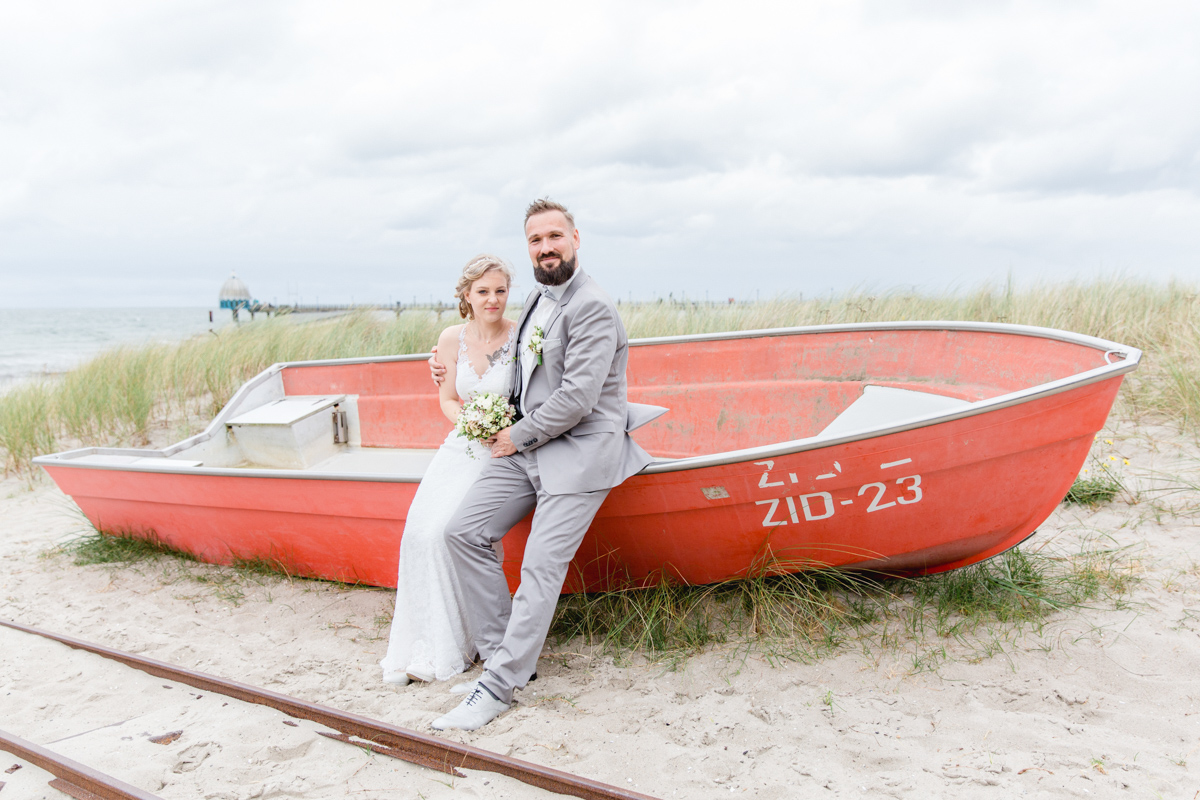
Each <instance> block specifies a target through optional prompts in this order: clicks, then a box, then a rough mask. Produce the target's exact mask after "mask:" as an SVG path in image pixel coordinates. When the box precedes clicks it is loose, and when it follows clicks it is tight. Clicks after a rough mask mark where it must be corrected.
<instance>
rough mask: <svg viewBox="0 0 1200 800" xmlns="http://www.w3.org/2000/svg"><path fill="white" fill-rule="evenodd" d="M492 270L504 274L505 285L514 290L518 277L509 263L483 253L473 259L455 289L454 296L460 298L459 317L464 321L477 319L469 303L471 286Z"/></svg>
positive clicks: (468, 263)
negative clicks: (468, 294)
mask: <svg viewBox="0 0 1200 800" xmlns="http://www.w3.org/2000/svg"><path fill="white" fill-rule="evenodd" d="M492 270H495V271H497V272H500V273H502V274H503V275H504V280H505V283H506V284H507V286H508V287H509V288H512V284H513V279H514V278H515V277H516V275H515V274H514V273H513V268H512V267H510V266H509V265H508V262H506V261H505V260H504V259H503V258H501V257H500V256H493V255H489V254H487V253H483V254H481V255H477V256H475V257H474V258H472V259H471V260H470V261H468V262H467V265H466V266H465V267H463V271H462V276H461V277H460V278H459V279H458V284H457V285H456V286H455V287H454V294H455V296H456V297H457V298H458V315H459V316H460V317H462V318H463V319H475V312H474V311H472V310H471V304H470V303H468V302H467V292H469V291H471V284H473V283H475V281H477V280H479V279H480V278H482V277H483V276H484V275H485V274H487V273H489V272H491V271H492Z"/></svg>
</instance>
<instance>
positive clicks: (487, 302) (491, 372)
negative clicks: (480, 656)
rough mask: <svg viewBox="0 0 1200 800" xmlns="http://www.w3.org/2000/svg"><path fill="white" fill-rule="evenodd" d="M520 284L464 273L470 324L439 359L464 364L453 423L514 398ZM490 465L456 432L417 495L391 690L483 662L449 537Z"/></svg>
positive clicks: (449, 375)
mask: <svg viewBox="0 0 1200 800" xmlns="http://www.w3.org/2000/svg"><path fill="white" fill-rule="evenodd" d="M512 280H513V271H512V268H511V267H510V266H508V264H506V263H505V262H504V261H503V260H502V259H500V258H497V257H496V256H490V255H480V256H476V257H475V258H473V259H471V260H470V261H469V262H467V265H466V266H465V267H463V272H462V276H461V277H460V278H459V279H458V285H457V286H456V287H455V290H454V291H455V294H456V295H457V296H458V310H459V314H461V315H462V316H463V317H464V318H466V320H467V322H466V324H464V325H454V326H452V327H449V328H447V329H446V330H444V331H443V332H442V335H441V336H440V337H439V338H438V346H437V352H439V353H452V352H457V353H458V358H457V359H456V360H453V361H452V360H450V359H446V361H447V362H448V363H447V365H446V367H447V369H446V380H445V381H444V382H443V383H442V384H441V387H440V389H439V390H438V391H439V399H440V402H441V406H442V413H443V414H445V415H446V418H447V419H449V420H450V421H451V422H454V421H456V420H457V419H458V412H459V409H461V408H462V404H463V402H464V401H466V400H469V399H470V398H471V397H472V396H474V395H475V394H476V393H478V392H493V393H495V394H498V395H500V396H502V397H508V396H509V395H511V394H512V390H513V385H512V384H513V374H514V366H513V365H514V362H515V360H516V359H515V355H516V354H515V350H516V330H517V325H516V323H515V322H513V321H512V320H508V319H505V318H504V309H505V307H506V306H507V304H508V290H509V287H510V285H511V284H512ZM490 457H491V451H490V450H489V449H488V448H487V447H485V446H484V445H483V444H480V443H477V442H469V441H468V440H466V439H464V438H462V437H460V436H459V435H458V434H457V433H456V432H455V431H454V430H451V431H450V434H449V435H448V436H447V437H446V441H444V442H443V443H442V446H441V447H439V448H438V451H437V454H436V455H434V457H433V461H431V462H430V464H429V469H428V470H426V472H425V476H424V477H423V478H422V480H421V484H420V486H418V487H417V493H416V496H415V497H414V498H413V501H412V505H411V506H410V507H409V511H408V518H407V519H406V520H405V523H404V533H403V535H402V537H401V539H400V568H399V576H398V578H397V582H396V611H395V614H394V615H393V617H392V632H391V637H390V639H389V641H388V650H387V655H386V656H384V659H383V661H381V662H380V666H381V667H383V679H384V681H386V682H388V683H395V684H400V685H404V684H407V683H409V682H410V681H433V680H439V681H442V680H446V679H447V678H450V677H452V676H454V675H457V674H458V673H460V672H462V671H463V670H465V669H466V668H467V667H469V666H470V665H471V663H472V660H473V659H474V656H475V651H474V645H473V644H472V636H471V632H470V630H469V627H468V622H467V614H466V609H465V607H464V601H463V594H462V589H461V588H460V586H459V583H458V577H457V576H456V575H455V573H454V567H453V564H452V563H451V561H450V553H449V551H448V550H447V549H446V543H445V540H444V539H443V538H442V531H443V529H444V528H445V527H446V523H447V522H449V520H450V516H451V515H452V514H453V513H454V512H455V511H456V510H457V509H458V505H459V502H460V501H461V500H462V498H463V497H464V496H465V495H466V493H467V489H469V488H470V487H471V484H472V483H474V482H475V478H476V477H477V476H478V475H479V472H480V471H481V470H482V469H483V465H484V464H485V463H487V459H488V458H490Z"/></svg>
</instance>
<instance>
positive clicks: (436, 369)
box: [429, 345, 446, 386]
mask: <svg viewBox="0 0 1200 800" xmlns="http://www.w3.org/2000/svg"><path fill="white" fill-rule="evenodd" d="M429 372H430V376H431V377H432V378H433V382H434V383H436V384H437V385H438V386H441V385H442V381H444V380H446V365H445V364H443V363H442V362H440V361H438V360H437V346H436V345H435V346H434V348H433V355H431V356H430V357H429Z"/></svg>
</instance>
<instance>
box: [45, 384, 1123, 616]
mask: <svg viewBox="0 0 1200 800" xmlns="http://www.w3.org/2000/svg"><path fill="white" fill-rule="evenodd" d="M1120 382H1121V376H1120V375H1115V376H1113V377H1109V378H1107V379H1104V380H1099V381H1094V382H1091V383H1087V384H1085V385H1080V386H1076V387H1074V388H1068V389H1066V390H1063V391H1057V392H1055V393H1051V394H1046V395H1044V396H1038V397H1032V398H1030V399H1028V400H1025V401H1023V402H1020V403H1016V404H1013V405H1007V406H1001V407H997V408H993V409H990V410H987V411H986V412H984V413H976V414H972V415H970V416H964V417H961V418H957V419H948V420H946V421H942V422H938V423H936V424H927V425H922V426H918V427H914V428H911V429H908V430H900V431H895V432H890V433H885V434H882V435H879V436H871V437H868V438H860V439H857V440H853V441H848V442H838V441H833V442H831V443H829V444H825V445H819V446H810V447H807V448H806V449H802V450H799V451H798V452H791V453H783V454H777V455H768V456H764V455H762V454H761V453H755V452H753V451H750V452H747V453H746V454H745V457H744V458H739V457H738V455H737V454H736V453H734V454H729V455H728V457H727V458H725V459H723V461H724V462H726V463H719V464H713V465H710V466H698V467H694V468H688V469H679V470H675V471H661V472H651V473H649V474H639V475H636V476H634V477H632V478H630V479H629V480H628V481H626V482H625V483H624V484H622V485H621V486H619V487H617V488H616V489H614V490H613V492H612V493H611V494H610V496H609V498H608V500H607V501H606V502H605V504H604V505H603V506H602V507H601V509H600V512H599V513H598V514H597V517H596V519H595V521H594V523H593V525H592V527H591V529H590V530H589V531H588V534H587V536H586V537H585V539H584V541H583V544H582V545H581V547H580V550H579V552H578V554H577V556H576V558H575V560H574V561H573V563H572V566H571V569H570V571H569V574H568V579H567V584H566V586H565V587H564V591H566V592H577V591H585V590H586V591H595V590H601V589H606V588H614V587H624V586H630V585H648V584H652V583H654V582H656V581H659V580H662V579H664V578H668V579H671V580H676V581H680V582H685V583H693V584H703V583H712V582H716V581H722V580H727V579H731V578H737V577H745V576H747V575H752V574H755V573H762V572H773V571H774V572H780V571H795V570H799V569H810V568H814V567H825V566H829V567H841V568H851V569H870V570H878V571H884V572H888V573H896V574H918V573H929V572H938V571H942V570H947V569H954V568H957V567H962V566H966V565H968V564H972V563H976V562H978V561H981V560H983V559H986V558H989V557H991V556H994V555H996V554H998V553H1001V552H1003V551H1005V550H1007V549H1009V548H1011V547H1013V546H1014V545H1016V544H1018V543H1019V542H1021V541H1022V540H1023V539H1025V538H1026V537H1027V536H1029V534H1030V533H1032V532H1033V531H1034V530H1035V528H1036V527H1037V526H1038V525H1039V524H1040V523H1041V522H1042V521H1043V520H1045V519H1046V517H1047V516H1049V514H1050V513H1051V511H1052V510H1053V509H1054V507H1055V506H1056V505H1057V504H1058V503H1059V502H1060V501H1061V500H1062V498H1063V496H1064V495H1065V494H1066V492H1067V490H1068V489H1069V488H1070V485H1071V483H1072V481H1073V480H1074V478H1075V476H1076V474H1077V473H1078V471H1079V470H1080V468H1081V467H1082V465H1083V463H1084V460H1085V459H1086V457H1087V454H1088V451H1089V448H1090V446H1091V444H1092V441H1093V439H1094V436H1095V434H1096V433H1097V432H1098V431H1099V430H1100V429H1101V427H1102V426H1103V424H1104V422H1105V419H1106V417H1107V415H1108V412H1109V410H1110V408H1111V407H1112V404H1113V402H1114V399H1115V396H1116V393H1117V390H1118V388H1119V386H1120ZM41 463H42V466H43V467H44V468H45V469H46V470H47V472H49V474H50V475H51V477H52V478H53V479H54V480H55V481H56V482H57V483H58V485H59V486H60V488H61V489H62V490H63V491H64V492H65V493H67V494H68V495H70V496H71V497H72V498H73V499H74V500H75V502H76V503H77V504H78V505H79V507H80V509H82V511H83V512H84V514H85V515H86V516H87V517H88V519H89V520H90V521H91V522H92V524H93V525H95V526H96V527H97V528H98V529H100V530H103V531H107V532H121V533H129V534H132V535H139V536H155V537H157V538H158V539H159V540H161V541H162V542H164V543H166V544H168V545H170V546H172V547H176V548H178V549H181V550H184V551H187V552H189V553H192V554H194V555H196V556H197V557H199V558H201V559H202V560H205V561H210V562H213V563H222V564H229V563H234V562H237V561H256V560H265V561H269V562H271V563H272V564H275V565H276V566H278V567H279V568H282V569H285V570H287V571H288V572H290V573H291V574H294V575H300V576H306V577H315V578H324V579H329V580H336V581H344V582H351V583H366V584H372V585H377V586H395V583H396V562H397V557H398V553H399V546H400V538H401V535H402V532H403V526H404V519H405V515H406V513H407V509H408V506H409V504H410V502H411V500H412V497H413V494H414V493H415V489H416V484H415V483H413V482H411V481H404V480H396V481H388V480H383V479H378V478H376V479H372V480H354V479H345V480H338V479H333V478H324V479H321V480H312V479H297V478H288V477H263V476H257V475H252V474H246V475H238V474H191V473H188V472H182V471H177V470H173V471H170V472H154V471H128V470H112V469H100V468H96V469H93V468H88V467H84V466H66V465H63V464H57V463H53V462H52V461H47V460H42V461H41ZM528 533H529V520H528V519H527V520H525V521H523V522H522V523H521V524H519V525H518V526H517V527H516V528H514V529H513V531H512V532H511V533H510V534H509V535H508V536H507V537H506V538H505V540H504V545H505V571H506V574H507V576H508V579H509V584H510V587H511V588H514V589H515V587H516V585H517V584H518V583H519V580H520V568H521V562H522V557H523V554H524V549H525V546H526V542H527V538H528Z"/></svg>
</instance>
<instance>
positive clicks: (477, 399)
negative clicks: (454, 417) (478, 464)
mask: <svg viewBox="0 0 1200 800" xmlns="http://www.w3.org/2000/svg"><path fill="white" fill-rule="evenodd" d="M516 414H517V410H516V409H515V408H513V407H512V406H511V405H510V404H509V402H508V398H506V397H501V396H500V395H498V394H494V393H492V392H480V393H479V394H477V395H475V396H474V397H472V398H471V399H470V400H468V401H467V402H465V403H463V407H462V410H461V411H459V412H458V421H457V422H455V423H454V430H456V431H457V432H458V435H459V436H462V437H463V438H464V439H467V440H468V441H472V442H482V441H485V440H487V439H490V438H492V437H493V436H495V435H496V434H497V433H499V432H500V431H502V430H504V429H505V428H507V427H508V426H510V425H512V424H513V418H514V417H515V416H516ZM467 453H468V454H470V453H471V450H470V448H468V449H467ZM473 457H474V456H473V455H472V458H473Z"/></svg>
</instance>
